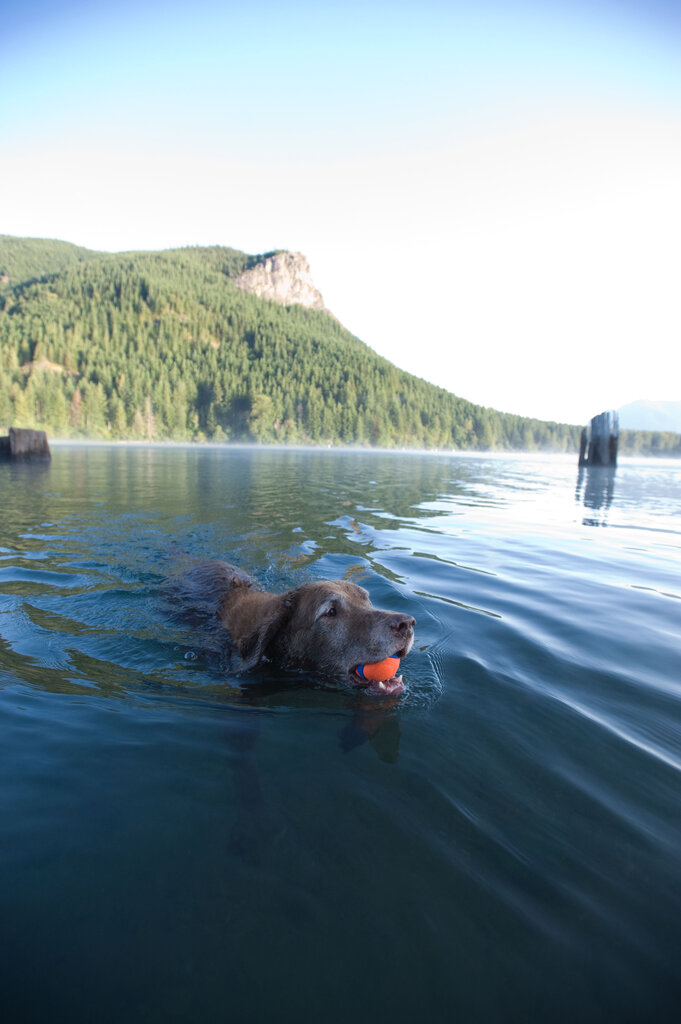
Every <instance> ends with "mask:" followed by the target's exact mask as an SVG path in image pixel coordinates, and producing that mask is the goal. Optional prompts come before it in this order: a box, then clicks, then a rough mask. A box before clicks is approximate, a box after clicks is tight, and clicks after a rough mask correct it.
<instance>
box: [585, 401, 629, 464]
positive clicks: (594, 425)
mask: <svg viewBox="0 0 681 1024" xmlns="http://www.w3.org/2000/svg"><path fill="white" fill-rule="evenodd" d="M618 437H619V423H618V418H617V413H616V412H602V413H601V414H600V416H594V418H593V419H592V420H591V424H590V426H589V428H588V430H587V429H586V428H584V430H583V431H582V437H581V442H580V446H579V465H580V466H616V465H617V442H618Z"/></svg>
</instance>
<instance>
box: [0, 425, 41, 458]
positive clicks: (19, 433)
mask: <svg viewBox="0 0 681 1024" xmlns="http://www.w3.org/2000/svg"><path fill="white" fill-rule="evenodd" d="M0 457H4V458H7V459H49V458H51V452H50V446H49V444H48V442H47V434H46V433H45V431H44V430H22V429H21V428H20V427H10V428H9V436H7V437H0Z"/></svg>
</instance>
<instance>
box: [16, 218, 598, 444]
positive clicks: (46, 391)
mask: <svg viewBox="0 0 681 1024" xmlns="http://www.w3.org/2000/svg"><path fill="white" fill-rule="evenodd" d="M261 258H263V257H259V256H249V255H247V254H245V253H241V252H238V251H237V250H232V249H227V248H223V247H219V246H215V247H206V248H189V249H178V250H167V251H164V252H158V253H123V254H116V255H109V254H103V253H94V252H91V251H89V250H83V249H79V248H78V247H75V246H68V245H67V244H66V243H57V242H45V241H35V240H30V239H8V238H3V237H0V280H1V281H3V282H4V283H2V284H0V425H3V424H5V425H6V424H14V425H17V426H32V427H39V428H43V429H46V430H47V431H48V433H49V434H50V435H51V436H61V437H90V438H108V439H116V440H117V439H145V440H180V441H186V440H194V441H201V440H211V441H230V440H231V441H254V442H260V443H286V444H348V445H350V444H353V445H357V444H358V445H376V446H380V447H395V446H400V447H423V448H446V449H478V450H510V449H524V450H539V449H552V450H558V451H577V450H578V448H579V433H580V431H579V428H578V427H576V426H569V425H565V424H556V423H546V422H543V421H540V420H535V419H527V418H524V417H520V416H512V415H508V414H503V413H499V412H496V411H495V410H493V409H487V408H483V407H481V406H477V405H474V404H472V403H470V402H467V401H465V400H464V399H461V398H458V397H457V396H455V395H453V394H451V393H449V392H447V391H445V390H443V389H442V388H438V387H436V386H434V385H432V384H429V383H427V382H426V381H423V380H421V379H419V378H417V377H414V376H413V375H411V374H408V373H405V372H404V371H402V370H399V369H398V368H397V367H395V366H393V364H391V363H390V362H389V361H388V360H386V359H383V358H381V357H380V356H378V355H377V354H376V353H375V352H373V351H372V350H371V349H370V348H369V347H368V346H367V345H365V344H364V343H363V342H361V341H360V340H359V339H357V338H355V337H354V336H353V335H351V334H350V333H349V332H348V331H346V330H345V329H344V328H343V327H342V326H341V325H340V324H339V323H338V322H337V321H336V320H334V319H333V317H331V316H329V315H328V314H326V313H322V312H317V311H314V310H307V309H304V308H302V307H300V306H279V305H276V304H275V303H272V302H268V301H266V300H262V299H258V298H257V297H255V296H253V295H250V294H248V293H246V292H243V291H241V290H240V289H238V288H237V287H236V286H235V285H234V283H233V278H234V277H236V276H237V275H238V274H240V273H242V272H243V271H244V270H246V269H248V268H249V267H251V266H253V265H254V264H255V263H256V262H257V261H258V260H259V259H261Z"/></svg>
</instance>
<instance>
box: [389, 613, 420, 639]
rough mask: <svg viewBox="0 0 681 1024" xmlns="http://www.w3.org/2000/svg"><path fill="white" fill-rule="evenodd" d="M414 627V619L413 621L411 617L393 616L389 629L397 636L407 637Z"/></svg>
mask: <svg viewBox="0 0 681 1024" xmlns="http://www.w3.org/2000/svg"><path fill="white" fill-rule="evenodd" d="M415 625H416V619H413V618H412V617H411V615H394V616H393V618H392V621H391V623H390V628H391V629H392V631H393V633H397V635H398V636H408V635H409V633H410V632H411V631H412V629H413V628H414V626H415Z"/></svg>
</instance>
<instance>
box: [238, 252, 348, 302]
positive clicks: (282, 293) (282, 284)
mask: <svg viewBox="0 0 681 1024" xmlns="http://www.w3.org/2000/svg"><path fill="white" fill-rule="evenodd" d="M234 284H235V285H236V286H237V288H242V289H243V290H244V291H245V292H252V294H253V295H257V296H258V298H261V299H270V300H271V301H272V302H278V303H279V304H280V305H281V306H292V305H296V306H305V307H306V308H307V309H319V310H321V311H322V312H323V313H328V312H329V310H328V309H327V308H326V306H325V305H324V299H323V298H322V296H321V294H320V292H318V291H317V289H316V288H315V286H314V283H313V281H312V276H311V274H310V265H309V263H308V262H307V260H306V259H305V257H304V256H303V254H302V253H300V252H277V253H273V254H272V255H269V256H265V257H264V258H263V260H262V261H261V262H260V263H256V265H255V266H254V267H251V269H250V270H246V271H245V272H244V273H243V274H241V275H240V277H237V278H236V279H235V281H234Z"/></svg>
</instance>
